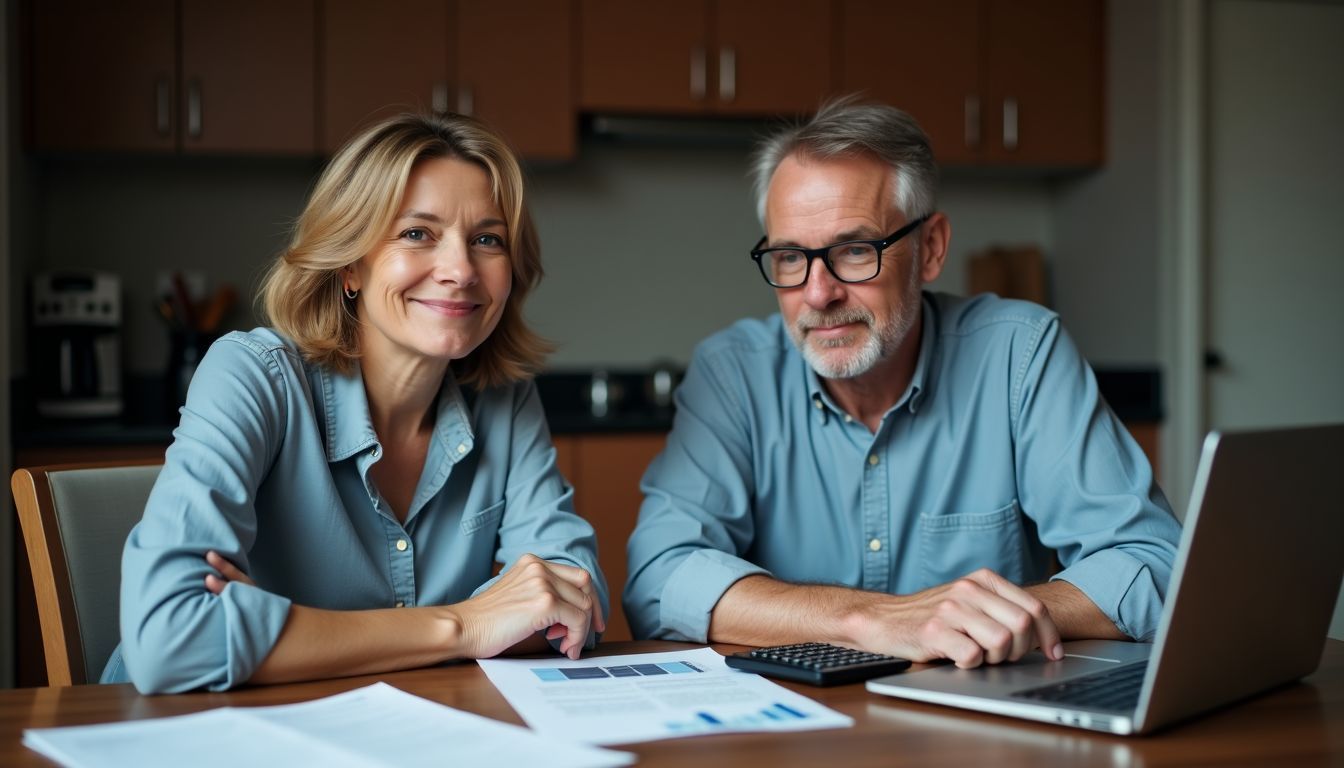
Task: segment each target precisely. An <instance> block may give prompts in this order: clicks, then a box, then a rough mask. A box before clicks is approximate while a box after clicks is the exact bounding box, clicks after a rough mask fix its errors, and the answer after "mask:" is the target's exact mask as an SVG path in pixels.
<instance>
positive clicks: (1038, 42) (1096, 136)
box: [837, 0, 1105, 168]
mask: <svg viewBox="0 0 1344 768" xmlns="http://www.w3.org/2000/svg"><path fill="white" fill-rule="evenodd" d="M1104 10H1105V8H1104V3H1103V2H1102V0H1067V1H1066V0H946V1H945V2H942V3H936V4H930V3H916V2H910V1H905V0H903V1H901V2H890V1H889V0H840V2H839V5H838V12H839V14H840V17H841V19H840V31H839V39H840V41H841V42H840V46H839V47H840V55H839V56H838V57H837V59H838V61H839V67H840V72H839V77H838V80H839V91H840V92H853V91H862V92H864V93H865V94H867V95H868V96H869V97H871V98H873V99H875V100H878V101H883V102H886V103H889V104H894V105H896V106H898V107H901V108H903V109H905V110H906V111H908V112H910V113H911V114H912V115H914V116H915V118H916V119H917V120H919V122H920V124H921V125H922V126H923V127H924V129H925V131H926V132H928V134H929V137H930V140H931V141H932V143H933V148H934V153H935V155H936V156H937V158H938V160H939V162H940V163H941V164H943V165H949V166H971V165H986V166H1030V167H1036V168H1070V167H1095V166H1098V165H1101V163H1102V162H1103V161H1104V159H1105V150H1104V147H1105V126H1104V117H1105V115H1104V103H1105V98H1104V97H1105V85H1104V67H1103V54H1104V40H1103V17H1104ZM883 40H889V41H890V44H886V45H884V44H882V41H883Z"/></svg>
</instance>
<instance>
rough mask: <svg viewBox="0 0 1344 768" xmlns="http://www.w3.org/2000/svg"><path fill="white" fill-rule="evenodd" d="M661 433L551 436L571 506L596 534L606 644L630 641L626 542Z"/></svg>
mask: <svg viewBox="0 0 1344 768" xmlns="http://www.w3.org/2000/svg"><path fill="white" fill-rule="evenodd" d="M666 441H667V435H666V433H663V432H635V433H623V434H582V435H560V436H557V437H556V438H555V450H556V453H557V455H558V458H557V460H558V463H559V466H560V472H561V473H562V474H564V476H565V477H566V478H567V479H568V480H569V482H570V483H572V484H573V486H574V508H575V509H576V510H577V511H578V513H579V514H580V515H582V516H583V517H584V518H585V519H586V520H588V522H589V523H592V526H593V528H594V529H595V530H596V531H597V560H598V564H599V565H600V566H601V567H602V573H603V574H605V575H606V577H607V586H608V587H609V588H610V590H611V615H610V616H608V617H607V632H606V634H604V635H603V636H602V639H603V640H604V641H605V640H629V639H630V637H631V636H630V627H629V625H628V624H627V622H626V620H625V611H624V610H623V609H622V608H621V593H622V590H623V589H624V587H625V577H626V569H625V542H626V541H627V540H629V538H630V534H631V532H633V531H634V530H635V520H636V519H637V518H638V516H639V504H640V502H641V501H643V500H644V496H643V494H641V493H640V492H639V479H640V478H641V477H643V475H644V470H645V469H647V468H648V466H649V463H650V462H652V461H653V458H654V457H655V456H657V455H658V454H659V452H661V451H662V450H663V444H664V443H665V442H666Z"/></svg>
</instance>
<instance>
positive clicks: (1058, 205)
mask: <svg viewBox="0 0 1344 768" xmlns="http://www.w3.org/2000/svg"><path fill="white" fill-rule="evenodd" d="M1163 4H1164V0H1128V1H1127V2H1123V3H1121V2H1111V3H1108V4H1107V9H1108V17H1107V19H1106V25H1107V34H1108V39H1107V62H1106V72H1107V83H1106V93H1107V105H1106V114H1107V124H1106V130H1107V134H1108V138H1107V161H1106V167H1105V169H1103V170H1102V171H1100V172H1098V173H1093V174H1089V175H1087V176H1085V177H1080V178H1078V179H1075V180H1069V181H1064V182H1061V183H1060V184H1059V185H1058V186H1057V188H1056V191H1055V195H1054V211H1053V213H1054V243H1055V248H1054V260H1053V267H1054V269H1053V277H1054V287H1055V295H1056V297H1057V301H1056V305H1057V309H1058V310H1059V313H1060V315H1061V317H1062V318H1063V320H1064V323H1065V326H1066V327H1067V328H1068V329H1069V332H1070V333H1071V334H1072V335H1073V337H1074V339H1075V340H1076V341H1077V342H1078V346H1079V348H1081V349H1082V351H1083V354H1084V355H1086V356H1087V357H1088V358H1089V359H1090V360H1092V361H1093V362H1094V363H1097V362H1104V363H1108V364H1133V365H1153V364H1154V363H1155V362H1156V361H1157V360H1158V327H1159V323H1158V317H1159V312H1160V309H1159V306H1158V301H1157V297H1158V277H1159V269H1160V261H1159V253H1160V250H1161V237H1160V235H1161V233H1160V230H1159V222H1160V221H1161V218H1162V213H1161V208H1160V199H1161V195H1160V191H1161V188H1162V183H1163V179H1164V177H1163V169H1162V166H1161V162H1162V160H1163V155H1162V153H1161V151H1160V148H1161V144H1162V138H1163V137H1162V128H1163V121H1162V109H1163V102H1162V94H1163V90H1162V84H1161V77H1162V71H1163V70H1162V68H1161V67H1162V59H1161V56H1162V52H1163V49H1162V45H1161V40H1162V30H1161V24H1160V21H1161V7H1162V5H1163Z"/></svg>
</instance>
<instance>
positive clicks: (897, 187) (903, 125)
mask: <svg viewBox="0 0 1344 768" xmlns="http://www.w3.org/2000/svg"><path fill="white" fill-rule="evenodd" d="M858 102H859V99H858V96H856V95H850V96H843V97H841V98H838V99H835V100H832V101H829V102H827V103H826V104H823V105H822V107H821V109H820V110H818V112H817V114H816V116H815V117H813V118H812V119H811V120H808V121H807V122H805V123H802V124H801V125H791V126H788V127H787V128H784V129H783V130H780V131H777V132H776V133H775V134H774V135H772V136H767V137H766V138H765V139H764V140H762V141H761V143H760V145H759V146H758V147H757V148H756V151H755V152H753V153H752V157H751V177H752V185H753V187H754V188H755V190H756V215H757V217H758V218H760V220H761V226H762V227H764V226H765V195H766V192H767V191H768V190H769V189H770V179H771V177H773V176H774V175H775V169H776V168H778V167H779V164H780V163H781V162H783V161H784V158H786V157H788V156H790V155H795V154H796V155H802V156H804V157H808V158H811V159H815V160H826V159H829V158H837V157H852V156H855V155H864V154H868V155H872V156H874V157H876V158H877V159H878V160H880V161H882V162H884V163H886V164H887V165H888V166H890V167H891V170H892V186H893V189H892V194H893V197H894V199H895V201H896V206H897V207H898V208H899V209H900V211H901V213H903V214H904V215H905V218H906V219H907V220H909V219H913V218H915V217H917V216H924V215H926V214H930V213H933V210H934V198H935V197H936V193H937V187H938V165H937V164H936V163H935V162H934V160H933V150H932V149H931V148H930V147H929V137H928V136H926V135H925V134H924V129H922V128H920V127H919V123H916V122H915V119H914V118H913V117H911V116H910V115H909V114H907V113H906V112H903V111H901V110H899V109H897V108H895V107H890V106H887V105H885V104H860V103H858Z"/></svg>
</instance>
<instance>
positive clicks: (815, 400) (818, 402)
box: [812, 397, 826, 411]
mask: <svg viewBox="0 0 1344 768" xmlns="http://www.w3.org/2000/svg"><path fill="white" fill-rule="evenodd" d="M812 404H813V405H815V406H817V410H818V411H820V410H821V409H822V408H825V407H826V406H824V405H822V403H821V398H820V397H817V398H813V400H812Z"/></svg>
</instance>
